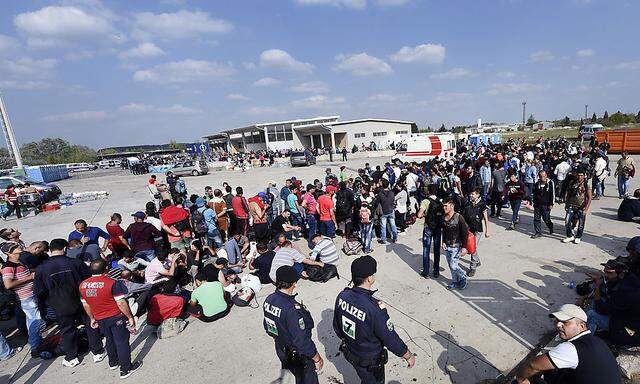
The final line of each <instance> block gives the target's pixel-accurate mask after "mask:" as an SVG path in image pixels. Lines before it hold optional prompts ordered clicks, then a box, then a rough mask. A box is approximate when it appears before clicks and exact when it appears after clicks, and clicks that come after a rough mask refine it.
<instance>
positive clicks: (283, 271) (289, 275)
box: [276, 265, 298, 283]
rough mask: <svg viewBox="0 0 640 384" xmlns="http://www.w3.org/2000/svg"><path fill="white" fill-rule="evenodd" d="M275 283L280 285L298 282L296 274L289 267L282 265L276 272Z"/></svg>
mask: <svg viewBox="0 0 640 384" xmlns="http://www.w3.org/2000/svg"><path fill="white" fill-rule="evenodd" d="M276 281H277V282H282V283H295V282H296V281H298V272H296V270H295V269H294V268H293V267H292V266H290V265H283V266H282V267H280V268H278V270H277V271H276Z"/></svg>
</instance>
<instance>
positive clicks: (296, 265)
mask: <svg viewBox="0 0 640 384" xmlns="http://www.w3.org/2000/svg"><path fill="white" fill-rule="evenodd" d="M293 269H295V270H296V273H297V274H298V277H300V276H302V271H304V264H302V263H293Z"/></svg>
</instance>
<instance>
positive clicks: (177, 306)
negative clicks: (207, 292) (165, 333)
mask: <svg viewBox="0 0 640 384" xmlns="http://www.w3.org/2000/svg"><path fill="white" fill-rule="evenodd" d="M183 307H184V299H183V298H182V297H181V296H177V295H176V296H174V295H165V294H156V295H153V297H152V298H151V300H149V309H148V311H147V324H149V325H155V326H158V325H161V324H162V323H163V322H164V321H166V320H168V319H171V318H175V317H178V316H180V315H181V314H182V308H183Z"/></svg>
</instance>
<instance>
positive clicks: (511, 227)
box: [505, 224, 516, 231]
mask: <svg viewBox="0 0 640 384" xmlns="http://www.w3.org/2000/svg"><path fill="white" fill-rule="evenodd" d="M505 229H506V230H507V231H513V230H514V229H516V226H515V225H513V224H511V225H510V226H508V227H507V228H505Z"/></svg>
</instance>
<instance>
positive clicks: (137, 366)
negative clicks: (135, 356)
mask: <svg viewBox="0 0 640 384" xmlns="http://www.w3.org/2000/svg"><path fill="white" fill-rule="evenodd" d="M140 367H142V361H134V362H133V363H131V368H129V370H128V371H126V372H124V371H120V378H121V379H126V378H127V377H129V376H131V374H132V373H133V372H135V371H137V370H138V369H140Z"/></svg>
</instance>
